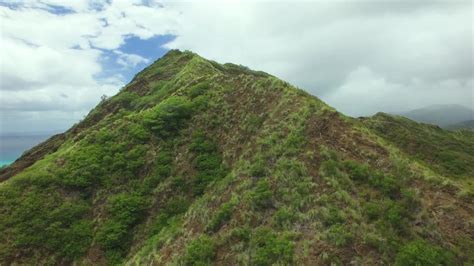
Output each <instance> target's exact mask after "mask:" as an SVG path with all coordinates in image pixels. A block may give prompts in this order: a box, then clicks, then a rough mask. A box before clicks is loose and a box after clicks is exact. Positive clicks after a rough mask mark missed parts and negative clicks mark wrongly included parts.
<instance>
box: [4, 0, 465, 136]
mask: <svg viewBox="0 0 474 266" xmlns="http://www.w3.org/2000/svg"><path fill="white" fill-rule="evenodd" d="M142 2H144V3H145V4H141V3H142ZM160 2H161V1H160ZM0 3H2V1H1V0H0ZM9 5H10V6H11V5H13V6H15V8H9V7H8V6H9ZM58 12H59V13H58ZM472 12H473V7H472V3H471V1H425V0H420V1H391V0H381V1H376V2H375V1H368V0H361V1H357V0H353V1H342V0H341V1H292V2H291V4H289V2H281V1H256V2H255V1H214V2H210V1H193V2H191V1H163V2H161V3H158V1H139V0H116V1H105V0H104V1H99V0H89V1H85V0H84V1H81V0H68V1H66V0H22V1H18V0H11V1H8V3H7V4H3V5H2V4H0V16H1V17H0V19H1V21H2V23H1V42H0V45H1V47H0V112H2V117H1V120H2V124H0V130H2V131H5V130H9V131H14V130H12V128H14V129H18V130H26V129H28V128H29V127H30V124H31V123H30V122H28V121H30V120H31V119H27V117H28V115H33V114H34V117H35V118H34V119H35V121H41V119H44V121H45V123H43V126H46V127H48V126H53V124H54V125H56V124H57V123H56V122H55V123H53V122H51V124H50V123H49V122H48V121H51V120H54V117H57V118H58V119H57V120H58V121H62V122H61V123H60V124H61V125H62V127H67V126H69V125H71V124H72V123H73V122H74V121H76V119H77V118H78V117H81V116H82V115H83V114H85V113H87V111H88V110H89V109H90V108H91V107H93V105H94V104H95V103H97V102H98V101H99V97H100V95H102V94H107V95H111V94H113V93H115V92H116V91H117V90H118V88H119V87H121V86H122V85H123V78H120V76H119V75H115V76H112V77H109V76H105V78H104V70H107V69H106V68H105V67H104V65H103V64H104V62H106V61H107V60H104V58H105V56H106V55H114V56H115V58H114V59H113V60H115V62H116V63H117V64H119V65H120V66H122V67H123V68H124V69H129V67H133V66H136V65H139V64H143V63H148V62H150V61H151V60H150V59H151V58H143V57H142V56H139V55H136V54H127V53H123V52H121V51H120V47H121V45H123V44H124V43H125V42H126V40H127V38H128V37H130V36H135V37H138V38H140V39H148V38H151V37H153V36H156V35H163V34H173V35H176V36H177V37H176V39H175V40H174V41H172V42H171V43H169V44H168V45H167V47H169V48H179V49H189V50H192V51H194V52H197V53H198V54H201V55H202V56H204V57H207V58H210V59H214V60H217V61H219V62H234V63H239V64H244V65H247V66H249V67H251V68H254V69H258V70H264V71H266V72H269V73H272V74H274V75H276V76H279V77H281V78H283V79H285V80H288V81H290V82H292V83H293V84H295V85H297V86H299V87H301V88H304V89H306V90H308V91H309V92H311V93H313V94H315V95H316V96H319V97H321V98H322V99H323V100H326V101H327V102H328V103H329V104H331V105H333V106H335V107H336V108H337V109H339V110H341V111H344V112H346V113H349V114H353V115H365V114H370V113H374V112H376V111H398V110H406V109H409V108H415V107H420V106H422V105H428V104H435V103H458V104H464V105H473V102H472V101H473V89H472V87H473V77H472V73H473V52H472V47H473V46H472V41H473V34H472V31H473V28H472V27H473V26H472V21H471V20H472V15H473V14H472ZM105 72H107V73H110V71H105ZM107 73H106V74H107ZM107 75H108V74H107ZM98 77H101V78H100V79H99V78H98ZM372 99H373V100H372ZM72 113H74V114H75V115H70V116H68V114H72ZM77 114H81V115H77ZM67 117H71V119H70V120H68V122H64V121H66V120H67ZM32 119H33V118H32ZM21 121H25V123H23V124H22V122H21ZM37 124H38V125H41V123H39V122H38V123H37Z"/></svg>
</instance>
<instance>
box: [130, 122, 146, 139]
mask: <svg viewBox="0 0 474 266" xmlns="http://www.w3.org/2000/svg"><path fill="white" fill-rule="evenodd" d="M128 134H130V136H131V137H132V138H133V139H136V140H140V141H146V140H148V139H149V138H150V132H148V130H146V128H145V127H143V126H142V125H141V124H131V125H129V126H128Z"/></svg>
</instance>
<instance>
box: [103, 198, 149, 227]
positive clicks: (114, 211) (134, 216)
mask: <svg viewBox="0 0 474 266" xmlns="http://www.w3.org/2000/svg"><path fill="white" fill-rule="evenodd" d="M146 208H147V204H146V201H145V200H144V198H143V197H142V196H139V195H133V194H132V195H130V194H127V193H121V194H117V195H115V196H112V197H111V198H110V199H109V202H108V205H107V212H108V213H109V215H110V216H111V217H112V219H115V220H117V221H120V222H121V223H123V224H125V225H131V224H134V223H135V222H136V221H138V220H140V219H141V218H142V216H143V215H144V214H145V210H146Z"/></svg>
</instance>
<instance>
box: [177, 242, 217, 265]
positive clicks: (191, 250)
mask: <svg viewBox="0 0 474 266" xmlns="http://www.w3.org/2000/svg"><path fill="white" fill-rule="evenodd" d="M215 253H216V252H215V244H214V241H213V240H212V239H211V238H210V237H208V236H206V235H202V236H200V237H198V238H197V239H195V240H193V241H191V243H189V244H188V246H187V247H186V253H185V255H184V257H183V259H182V260H183V264H184V265H211V263H212V261H213V259H214V257H215V255H216V254H215Z"/></svg>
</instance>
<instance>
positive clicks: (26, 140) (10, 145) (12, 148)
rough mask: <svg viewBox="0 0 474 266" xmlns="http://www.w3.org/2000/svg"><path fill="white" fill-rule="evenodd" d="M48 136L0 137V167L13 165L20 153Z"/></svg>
mask: <svg viewBox="0 0 474 266" xmlns="http://www.w3.org/2000/svg"><path fill="white" fill-rule="evenodd" d="M51 135H52V134H51ZM49 136H50V135H33V136H28V135H27V136H2V135H0V167H2V166H4V165H8V164H11V163H13V162H14V161H15V160H16V159H18V157H20V156H21V154H22V153H24V152H25V151H27V150H29V149H31V148H32V147H34V146H36V145H38V144H39V143H40V142H42V141H44V140H46V139H47V138H48V137H49Z"/></svg>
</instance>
